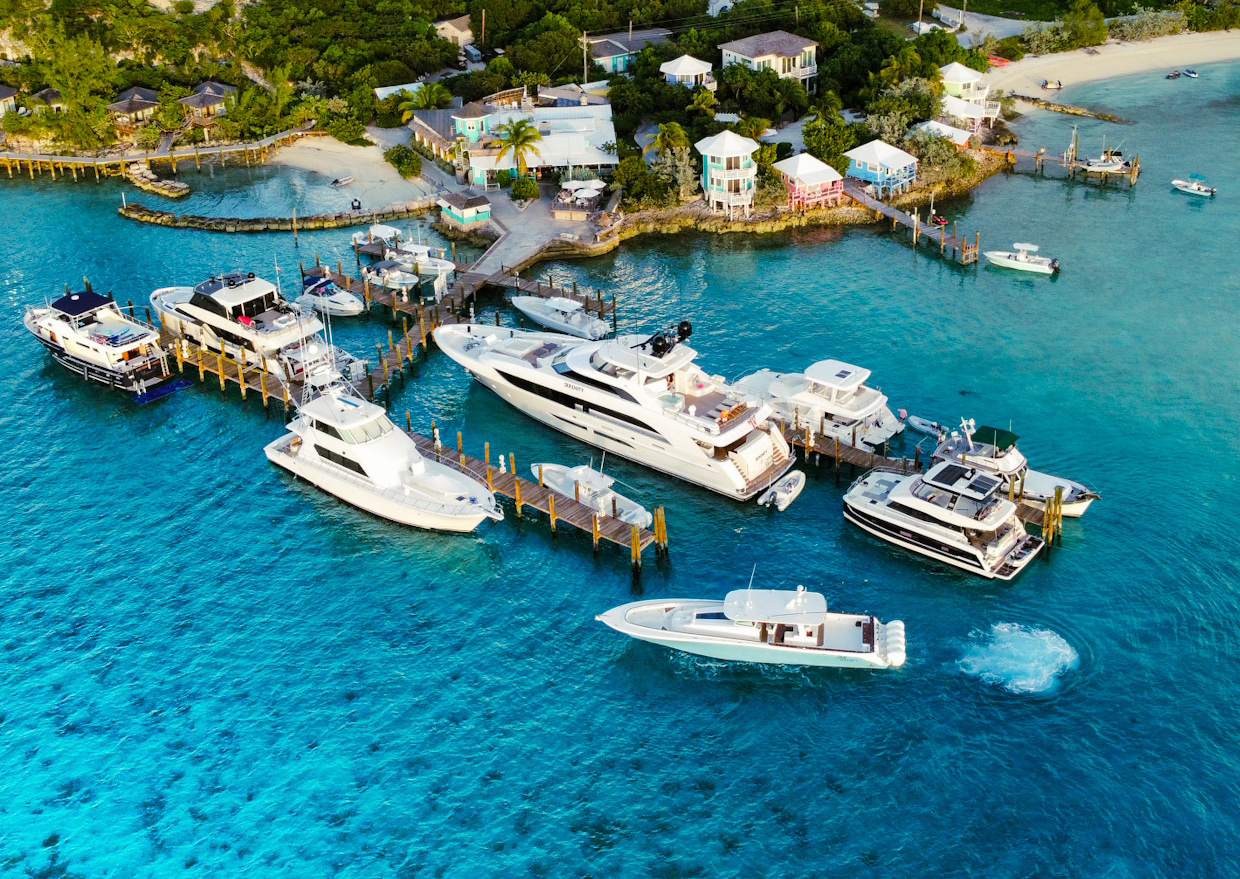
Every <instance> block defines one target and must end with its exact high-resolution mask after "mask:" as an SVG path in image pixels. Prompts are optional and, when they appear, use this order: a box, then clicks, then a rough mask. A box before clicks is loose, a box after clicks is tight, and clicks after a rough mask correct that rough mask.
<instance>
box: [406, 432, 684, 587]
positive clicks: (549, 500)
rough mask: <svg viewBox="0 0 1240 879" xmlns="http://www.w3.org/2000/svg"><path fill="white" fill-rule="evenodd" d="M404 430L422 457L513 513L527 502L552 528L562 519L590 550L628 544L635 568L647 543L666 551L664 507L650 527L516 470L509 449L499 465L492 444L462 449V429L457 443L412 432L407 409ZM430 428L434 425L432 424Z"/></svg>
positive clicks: (519, 512) (519, 513) (519, 514)
mask: <svg viewBox="0 0 1240 879" xmlns="http://www.w3.org/2000/svg"><path fill="white" fill-rule="evenodd" d="M405 420H406V428H407V430H406V432H407V433H408V434H409V436H410V437H412V439H413V441H414V443H415V444H416V445H417V447H418V451H419V452H420V453H421V454H422V455H424V456H426V457H427V458H433V459H434V460H436V461H440V462H441V463H447V464H453V465H455V466H456V467H457V469H459V470H460V471H461V472H462V473H466V474H468V475H470V476H472V477H473V478H474V479H477V480H478V481H479V482H483V483H485V484H486V485H487V487H488V488H490V489H491V490H492V491H494V492H496V493H497V494H502V495H504V497H507V498H511V499H512V500H513V501H514V502H515V503H516V507H517V518H518V519H521V518H522V513H523V510H524V508H525V507H531V508H533V509H535V510H538V511H539V512H541V513H544V514H546V516H547V517H548V520H549V522H550V524H551V532H552V533H553V534H554V533H556V529H557V526H558V525H559V524H560V523H565V524H568V525H570V526H572V527H573V528H576V529H578V530H580V531H583V532H586V533H588V534H589V535H590V536H591V540H592V541H593V544H594V551H595V552H598V549H599V542H600V541H603V540H605V541H607V542H608V543H614V544H616V545H617V546H621V547H626V548H627V549H628V550H629V558H630V561H631V562H632V563H633V569H634V571H640V569H641V563H642V553H643V552H644V551H645V549H646V548H647V547H649V546H651V545H654V547H655V555H656V557H658V556H659V555H666V554H667V520H666V518H665V514H664V509H663V507H661V506H659V507H655V508H654V524H653V526H652V527H653V528H654V530H653V531H651V530H649V529H646V528H639V527H638V526H637V525H630V524H629V523H627V522H623V521H621V520H620V519H617V518H614V517H612V516H607V515H604V514H601V513H598V512H596V511H595V510H594V509H593V508H591V507H588V506H586V505H585V504H583V503H580V502H578V501H577V500H576V499H575V498H571V497H568V496H567V495H562V494H559V493H558V492H555V491H552V490H551V489H550V488H547V487H546V486H543V485H539V484H538V483H537V482H532V481H531V480H528V479H524V478H522V477H520V476H517V475H516V472H515V471H516V468H517V460H516V456H515V455H510V456H509V458H508V461H506V462H505V465H506V466H505V467H504V469H503V471H501V470H500V468H499V467H498V466H496V465H494V464H492V463H491V444H490V443H487V444H486V449H485V452H484V456H485V460H482V461H479V460H478V459H477V458H472V457H470V456H469V455H466V454H465V453H464V451H463V448H464V443H463V441H462V437H461V434H459V433H458V434H457V435H456V441H457V449H456V451H455V452H454V451H452V450H451V449H449V448H447V447H445V446H443V445H439V446H436V444H435V441H434V440H432V439H427V438H426V437H424V436H421V435H419V434H416V433H414V432H413V431H412V430H411V429H408V428H409V427H410V425H409V413H408V412H406V413H405ZM431 432H432V434H434V432H435V428H434V426H433V425H432V427H431Z"/></svg>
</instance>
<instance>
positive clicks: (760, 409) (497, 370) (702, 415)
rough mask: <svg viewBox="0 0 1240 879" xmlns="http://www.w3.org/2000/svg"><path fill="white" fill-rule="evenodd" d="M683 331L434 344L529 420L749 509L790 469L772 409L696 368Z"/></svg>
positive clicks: (519, 334) (458, 337)
mask: <svg viewBox="0 0 1240 879" xmlns="http://www.w3.org/2000/svg"><path fill="white" fill-rule="evenodd" d="M692 331H693V328H692V326H691V325H690V324H689V322H688V321H681V323H680V325H679V326H678V327H676V328H675V329H672V330H666V331H662V332H658V333H655V334H653V335H626V336H620V337H618V338H615V339H610V340H603V341H588V340H583V339H578V338H575V337H573V336H566V335H562V334H559V333H546V332H532V331H528V330H517V329H509V328H505V327H494V326H487V325H483V324H448V325H445V326H441V327H439V328H438V329H437V330H435V342H436V344H438V345H439V347H440V349H442V350H443V351H444V352H445V353H446V354H447V355H448V356H449V357H451V358H452V359H453V360H455V361H456V362H457V363H459V364H460V365H461V366H463V367H465V369H466V370H468V371H469V372H470V373H471V374H472V375H473V376H474V377H475V378H477V379H478V380H479V381H480V382H482V383H483V384H484V385H486V386H487V387H488V388H490V389H491V390H493V391H495V393H497V394H499V395H500V396H501V397H503V398H504V399H505V400H506V401H508V402H509V403H511V404H512V405H513V406H515V407H516V408H517V409H520V410H521V411H522V412H524V413H526V414H527V415H529V416H531V417H533V418H536V419H538V420H539V421H541V422H543V423H544V424H547V425H549V426H551V427H554V428H555V429H556V430H559V431H562V432H564V433H566V434H568V435H569V436H571V437H574V438H576V439H579V440H581V441H582V442H585V443H589V444H590V445H593V446H596V447H598V448H600V449H604V450H606V451H608V452H611V453H612V454H615V455H620V456H621V457H623V458H628V459H630V460H633V461H637V462H638V463H640V464H645V465H646V466H648V467H653V468H654V469H656V470H661V471H663V472H664V473H668V474H670V475H672V476H676V477H679V478H680V479H684V480H685V481H687V482H692V483H694V484H695V485H700V486H701V487H703V488H707V489H710V490H711V491H716V492H719V493H720V494H723V495H727V496H728V497H731V498H735V499H737V500H748V499H749V498H751V497H754V496H755V495H757V494H759V493H760V492H762V491H763V490H765V489H766V488H767V487H768V486H769V485H770V484H771V483H772V482H773V481H774V480H775V479H777V478H778V477H779V476H780V475H781V474H783V473H784V472H785V471H786V470H788V468H789V467H791V466H792V462H793V458H792V455H791V453H790V451H789V448H788V444H787V442H786V441H785V440H784V438H783V436H782V435H781V434H780V432H779V429H778V428H777V427H775V426H774V425H773V424H771V423H770V422H768V420H767V419H768V418H769V416H770V415H771V408H770V407H769V406H767V405H766V404H763V403H759V402H758V401H757V400H754V399H746V398H745V396H744V395H743V394H740V393H738V392H737V391H736V390H735V389H734V388H732V387H731V386H729V385H728V384H727V383H726V382H725V381H724V379H723V378H721V377H719V376H710V375H707V374H706V373H705V372H704V371H702V369H701V368H700V367H699V366H697V364H696V363H694V358H696V357H697V352H696V351H694V350H693V349H692V348H690V347H689V346H688V345H687V344H686V343H685V340H686V339H688V338H689V335H690V334H691V333H692Z"/></svg>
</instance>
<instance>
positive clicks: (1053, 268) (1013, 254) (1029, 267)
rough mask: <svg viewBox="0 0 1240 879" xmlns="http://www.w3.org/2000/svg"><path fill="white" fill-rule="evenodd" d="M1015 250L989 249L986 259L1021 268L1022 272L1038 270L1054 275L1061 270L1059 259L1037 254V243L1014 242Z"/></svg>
mask: <svg viewBox="0 0 1240 879" xmlns="http://www.w3.org/2000/svg"><path fill="white" fill-rule="evenodd" d="M1012 247H1014V248H1015V250H987V251H985V254H986V259H988V260H990V262H991V263H993V264H994V265H997V266H1003V267H1004V268H1008V269H1019V270H1021V271H1022V272H1038V273H1040V274H1043V275H1053V274H1055V273H1056V272H1058V271H1059V260H1057V259H1048V258H1047V257H1045V256H1037V255H1036V254H1037V252H1038V246H1037V245H1036V244H1020V243H1017V244H1013V245H1012Z"/></svg>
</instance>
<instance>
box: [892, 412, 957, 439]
mask: <svg viewBox="0 0 1240 879" xmlns="http://www.w3.org/2000/svg"><path fill="white" fill-rule="evenodd" d="M900 414H901V416H902V417H903V418H904V422H905V423H906V424H907V425H908V426H909V427H911V428H913V430H916V431H918V432H919V433H924V434H927V435H929V436H942V435H943V434H944V433H945V432H946V430H945V429H944V427H943V425H941V424H939V423H938V422H937V421H931V420H930V419H929V418H922V417H921V416H920V415H907V414H905V412H904V410H903V409H901V410H900Z"/></svg>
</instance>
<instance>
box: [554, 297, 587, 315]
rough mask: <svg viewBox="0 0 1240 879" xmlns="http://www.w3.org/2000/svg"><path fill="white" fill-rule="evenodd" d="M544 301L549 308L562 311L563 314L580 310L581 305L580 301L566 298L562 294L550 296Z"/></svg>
mask: <svg viewBox="0 0 1240 879" xmlns="http://www.w3.org/2000/svg"><path fill="white" fill-rule="evenodd" d="M545 301H546V303H547V305H548V306H550V307H551V308H554V309H555V310H556V311H562V312H564V313H565V314H568V313H570V312H574V311H581V310H582V305H581V303H580V302H577V301H575V300H572V299H567V298H565V297H563V296H552V297H550V298H548V299H547V300H545Z"/></svg>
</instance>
